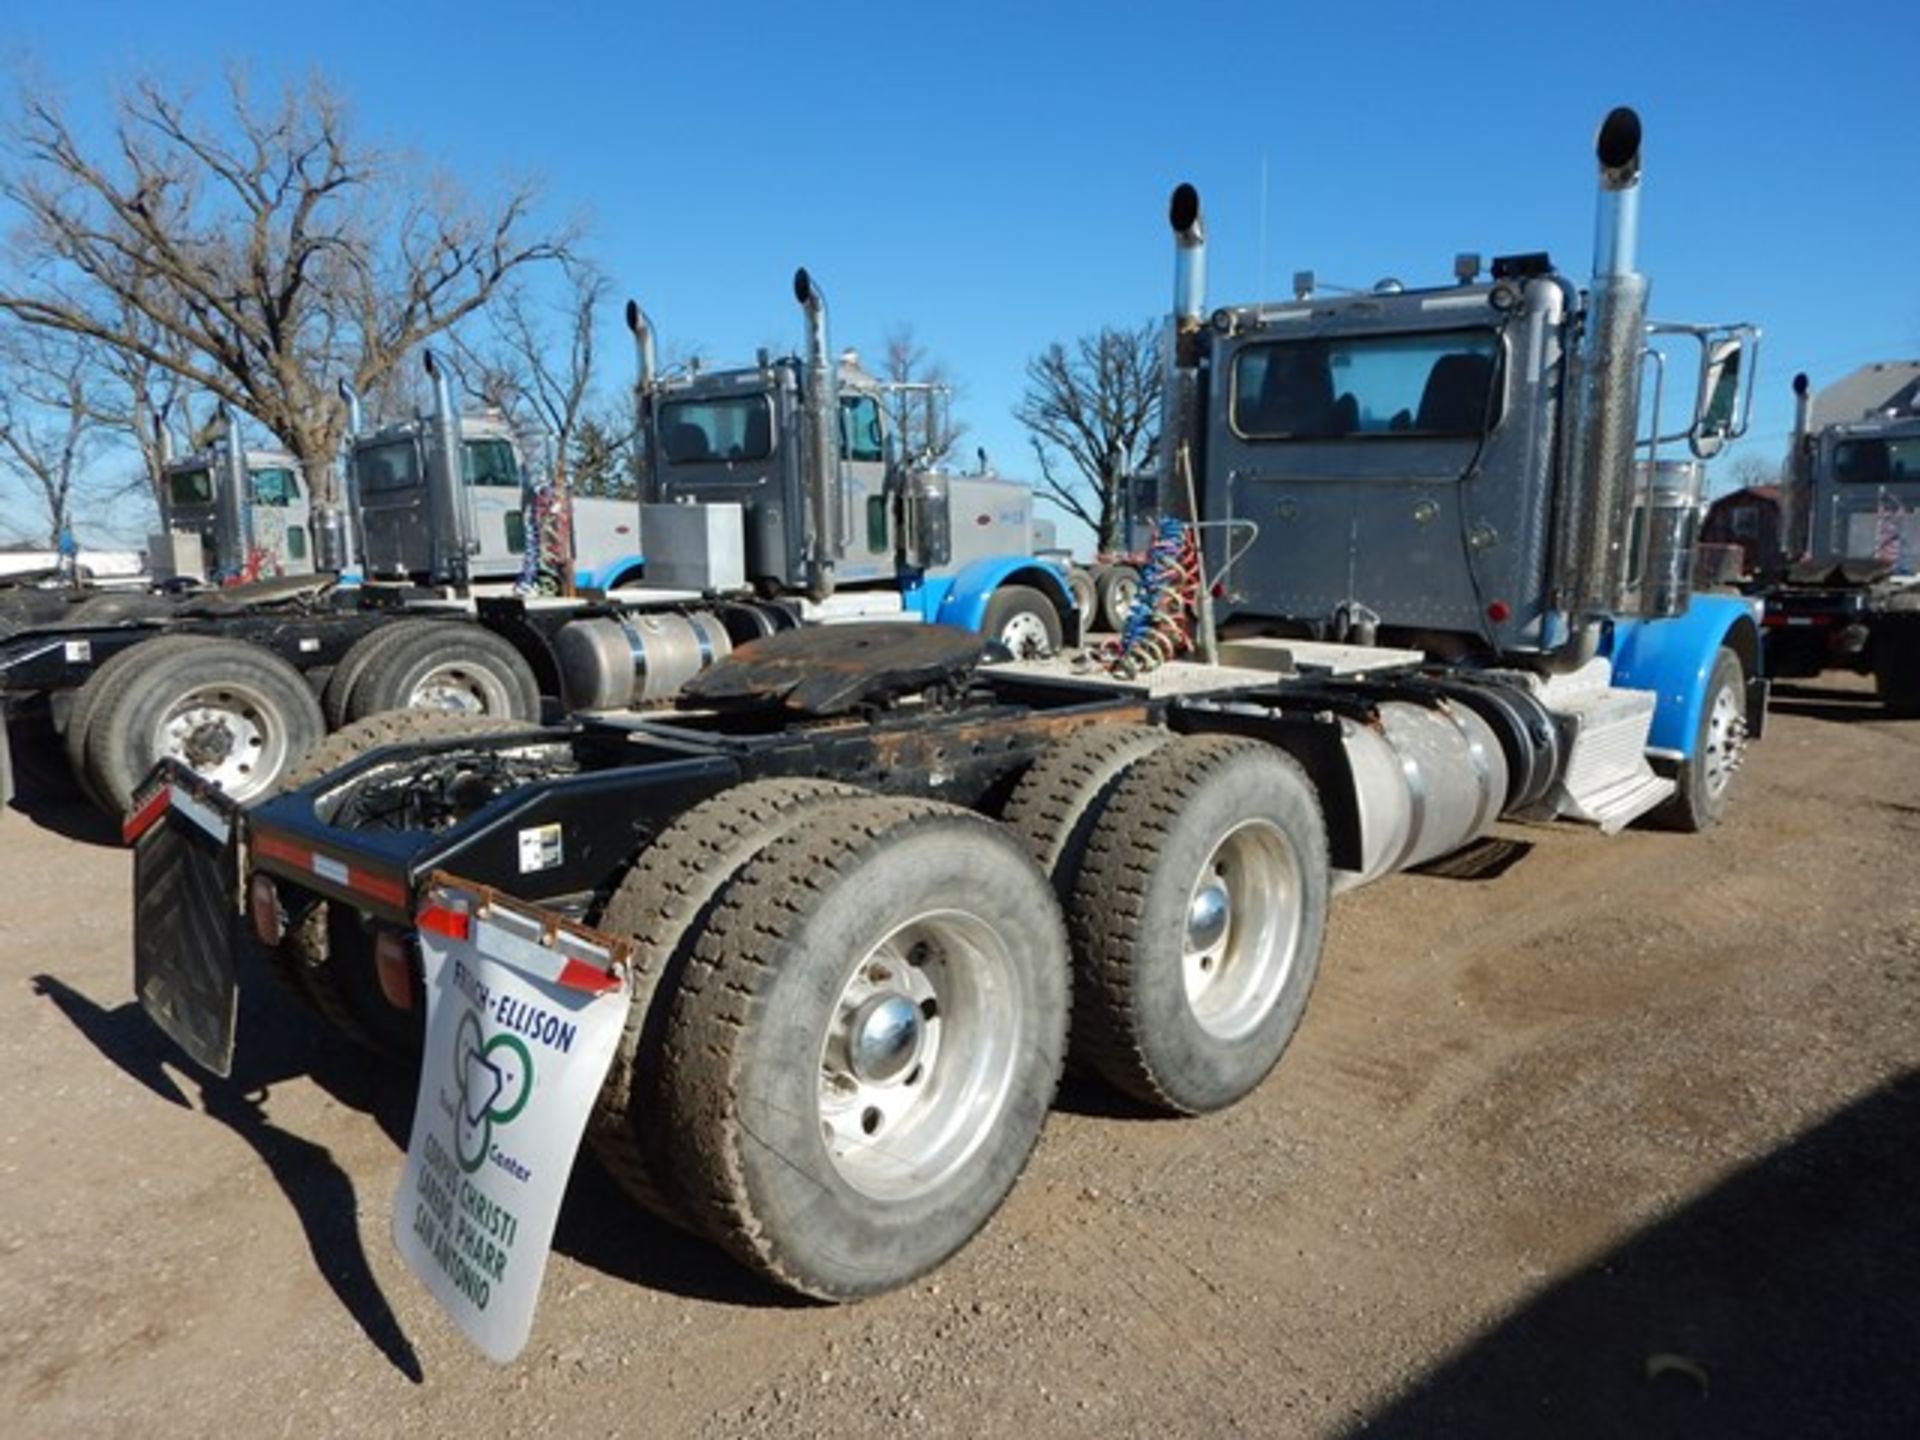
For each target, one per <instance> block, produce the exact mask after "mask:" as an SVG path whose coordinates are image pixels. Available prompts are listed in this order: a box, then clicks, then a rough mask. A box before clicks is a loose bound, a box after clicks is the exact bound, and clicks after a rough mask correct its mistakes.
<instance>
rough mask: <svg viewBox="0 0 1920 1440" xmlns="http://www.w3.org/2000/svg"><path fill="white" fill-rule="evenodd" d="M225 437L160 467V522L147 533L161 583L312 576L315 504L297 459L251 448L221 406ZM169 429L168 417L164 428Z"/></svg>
mask: <svg viewBox="0 0 1920 1440" xmlns="http://www.w3.org/2000/svg"><path fill="white" fill-rule="evenodd" d="M223 414H224V418H225V426H224V428H225V434H224V436H223V437H222V440H221V443H219V444H218V445H216V446H214V447H212V448H210V449H209V450H207V451H204V452H202V453H200V454H197V455H190V456H187V457H186V458H184V459H180V460H172V459H169V460H166V461H164V462H163V463H162V465H161V472H160V473H161V486H160V528H159V530H158V531H156V532H155V533H154V534H153V535H151V536H149V537H148V541H147V550H148V567H149V569H150V570H151V571H152V574H153V578H154V579H155V580H156V581H157V582H160V583H162V584H165V583H167V582H179V581H186V582H192V583H202V584H204V583H206V582H208V581H216V582H217V581H221V580H226V581H232V582H238V581H240V580H251V579H259V578H261V577H262V576H273V575H311V574H313V573H314V569H315V561H316V556H315V553H314V544H313V506H312V504H311V502H310V498H309V496H308V494H307V489H306V483H305V481H304V479H303V478H302V477H301V474H300V465H299V462H298V461H296V460H295V459H294V457H293V456H291V455H288V454H286V453H285V452H284V451H278V450H250V449H247V448H246V447H245V446H244V445H243V444H242V443H241V441H240V428H239V419H238V417H237V416H236V415H235V414H234V412H233V409H232V407H231V406H228V407H226V408H225V409H224V411H223ZM159 433H160V434H161V435H163V436H164V435H165V434H166V433H167V432H166V429H165V426H164V422H163V423H162V426H161V428H160V432H159Z"/></svg>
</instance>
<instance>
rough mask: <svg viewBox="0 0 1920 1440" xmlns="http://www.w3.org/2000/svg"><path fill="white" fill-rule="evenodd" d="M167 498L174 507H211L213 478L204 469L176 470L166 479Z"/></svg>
mask: <svg viewBox="0 0 1920 1440" xmlns="http://www.w3.org/2000/svg"><path fill="white" fill-rule="evenodd" d="M167 497H168V498H169V499H170V500H171V501H172V502H173V503H174V504H175V505H211V504H212V503H213V476H212V475H211V474H210V473H209V472H208V471H207V470H206V469H205V467H202V468H200V469H198V470H176V471H174V472H173V474H171V475H169V476H168V477H167Z"/></svg>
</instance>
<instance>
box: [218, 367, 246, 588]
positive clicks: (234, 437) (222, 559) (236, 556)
mask: <svg viewBox="0 0 1920 1440" xmlns="http://www.w3.org/2000/svg"><path fill="white" fill-rule="evenodd" d="M220 420H221V424H222V425H223V426H224V427H225V429H226V453H225V454H224V455H223V456H221V462H220V464H221V470H222V471H223V475H222V483H221V484H220V486H219V488H218V490H217V491H216V492H215V497H214V512H213V513H214V528H213V541H214V549H215V551H216V552H217V554H216V556H215V559H216V561H217V562H218V568H219V569H220V570H222V571H224V572H225V573H227V574H229V575H238V574H240V573H241V572H243V571H244V570H245V569H246V565H247V551H248V550H249V548H251V541H252V539H253V537H252V534H251V533H250V532H251V530H252V526H251V525H249V524H248V523H247V522H248V521H249V520H250V519H251V518H252V514H253V507H252V506H251V505H249V504H248V503H247V502H248V498H249V497H248V495H247V451H246V447H245V445H244V444H243V443H242V440H241V436H240V412H239V411H238V410H236V409H234V408H233V406H232V405H230V404H223V405H221V407H220Z"/></svg>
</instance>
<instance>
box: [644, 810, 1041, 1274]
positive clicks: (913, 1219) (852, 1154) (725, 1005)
mask: <svg viewBox="0 0 1920 1440" xmlns="http://www.w3.org/2000/svg"><path fill="white" fill-rule="evenodd" d="M1067 973H1068V961H1067V936H1066V931H1065V928H1064V926H1063V924H1062V922H1061V916H1060V910H1059V906H1058V905H1057V904H1056V903H1055V901H1054V897H1053V893H1052V891H1051V889H1050V887H1049V886H1048V884H1047V880H1046V877H1045V876H1043V875H1042V874H1041V873H1040V870H1039V868H1038V867H1037V866H1036V865H1035V864H1034V863H1033V861H1032V860H1030V859H1029V858H1028V857H1027V855H1026V854H1025V853H1024V852H1023V850H1022V848H1021V846H1020V844H1019V842H1018V841H1016V840H1015V839H1014V838H1013V836H1012V835H1010V834H1009V833H1008V832H1007V831H1006V830H1005V829H1004V828H1003V827H1001V826H999V825H996V824H994V823H993V822H991V821H988V820H984V819H982V818H981V817H980V816H977V815H974V814H971V813H969V812H967V811H964V810H959V809H956V808H954V807H952V806H947V805H938V804H934V803H932V802H927V801H911V800H893V799H889V800H845V801H831V802H827V803H825V804H822V805H820V806H819V807H818V808H817V809H816V810H815V811H814V812H813V813H812V814H811V815H810V816H809V818H807V819H806V820H805V821H804V822H802V823H801V824H800V825H798V826H797V827H795V828H794V829H792V830H790V831H789V832H787V834H786V835H785V836H783V837H782V838H780V839H778V840H776V841H775V842H774V843H773V844H772V845H770V846H769V847H768V848H767V849H766V850H765V851H764V852H762V854H760V855H759V856H758V857H757V858H755V859H754V860H753V861H751V862H750V863H749V864H748V865H747V867H746V869H745V870H744V871H743V872H742V873H741V875H740V878H739V879H738V880H736V881H735V882H734V883H733V885H732V886H730V887H729V888H728V889H727V890H726V891H725V892H724V893H723V895H722V897H721V899H720V902H719V904H718V906H717V907H716V908H715V910H714V913H713V915H712V916H711V918H710V919H709V920H708V922H707V924H706V926H705V928H704V933H702V935H701V936H700V939H699V941H698V944H697V945H696V947H695V952H694V957H693V960H692V962H691V963H690V964H689V965H688V967H687V970H686V972H685V975H684V977H683V979H682V983H681V988H680V992H679V994H678V996H677V997H676V1000H675V1008H674V1014H673V1019H672V1023H671V1026H670V1030H669V1040H668V1049H669V1056H668V1066H667V1075H668V1076H669V1080H668V1084H667V1086H666V1094H665V1095H664V1096H663V1099H664V1101H665V1107H664V1108H665V1112H666V1113H665V1117H664V1118H665V1125H664V1129H663V1133H664V1135H665V1136H666V1137H667V1141H668V1144H669V1145H670V1146H672V1147H673V1149H674V1151H675V1156H674V1159H675V1164H674V1170H675V1175H676V1179H677V1181H678V1182H679V1185H680V1187H681V1193H682V1194H683V1196H684V1198H685V1199H686V1201H687V1202H688V1212H689V1215H690V1216H691V1217H693V1218H697V1219H698V1221H699V1222H700V1223H701V1224H702V1226H703V1227H704V1228H705V1229H706V1230H707V1232H708V1234H709V1235H710V1236H711V1237H712V1238H713V1239H714V1240H715V1241H717V1242H718V1243H719V1244H721V1245H723V1246H724V1247H726V1249H728V1250H729V1251H730V1252H732V1253H733V1254H734V1255H735V1256H736V1257H737V1258H738V1259H740V1260H741V1261H742V1262H743V1263H745V1264H747V1265H748V1266H750V1267H751V1268H752V1269H754V1270H756V1271H758V1272H759V1273H760V1274H762V1275H764V1276H765V1277H767V1278H768V1279H771V1280H773V1281H776V1282H777V1283H779V1284H782V1285H785V1286H787V1287H789V1288H790V1289H794V1290H798V1291H800V1292H801V1293H803V1294H807V1295H812V1296H815V1297H817V1298H820V1299H827V1300H851V1299H856V1298H859V1297H861V1296H866V1295H875V1294H879V1293H881V1292H883V1291H886V1290H891V1289H895V1288H897V1287H898V1286H901V1285H904V1284H906V1283H907V1282H909V1281H910V1280H912V1279H914V1278H915V1277H916V1276H919V1275H922V1274H924V1273H925V1272H927V1271H928V1270H931V1269H933V1267H934V1266H936V1265H938V1264H940V1263H941V1262H942V1261H943V1260H945V1259H946V1258H947V1257H948V1256H950V1255H952V1254H953V1253H954V1252H955V1251H957V1250H958V1249H959V1248H960V1247H961V1246H962V1245H964V1244H966V1242H967V1241H968V1240H969V1239H971V1238H972V1237H973V1235H974V1234H975V1232H977V1231H978V1230H979V1229H980V1227H981V1226H983V1225H984V1224H986V1222H987V1220H988V1218H989V1217H990V1216H991V1215H992V1214H993V1212H994V1211H995V1210H996V1209H997V1208H998V1207H999V1205H1000V1202H1001V1201H1002V1200H1004V1199H1005V1198H1006V1196H1007V1193H1008V1192H1009V1191H1010V1190H1011V1189H1012V1188H1013V1184H1014V1181H1015V1180H1016V1179H1018V1178H1019V1175H1020V1172H1021V1170H1022V1169H1024V1168H1025V1166H1026V1162H1027V1158H1028V1156H1029V1155H1030V1154H1031V1153H1032V1150H1033V1147H1034V1144H1035V1142H1036V1141H1037V1140H1038V1139H1039V1136H1040V1130H1041V1127H1042V1125H1043V1123H1044V1122H1045V1119H1046V1114H1047V1109H1048V1107H1049V1106H1050V1104H1051V1103H1052V1099H1053V1093H1054V1087H1055V1085H1056V1084H1057V1083H1058V1080H1059V1075H1060V1066H1061V1062H1062V1059H1063V1056H1064V1052H1065V1048H1066V1026H1067V991H1068V978H1067Z"/></svg>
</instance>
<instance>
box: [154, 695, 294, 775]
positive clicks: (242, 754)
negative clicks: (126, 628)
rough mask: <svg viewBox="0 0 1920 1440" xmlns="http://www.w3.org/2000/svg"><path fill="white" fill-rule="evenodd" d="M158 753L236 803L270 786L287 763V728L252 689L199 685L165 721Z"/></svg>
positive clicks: (169, 713)
mask: <svg viewBox="0 0 1920 1440" xmlns="http://www.w3.org/2000/svg"><path fill="white" fill-rule="evenodd" d="M158 741H159V743H158V745H157V746H156V747H155V748H156V750H157V751H158V753H159V754H160V755H161V756H163V757H166V758H169V759H173V760H178V761H180V762H181V763H182V764H183V765H186V766H187V767H188V768H189V769H191V770H192V771H193V772H194V774H196V775H198V776H200V777H201V778H202V779H205V780H208V781H211V782H212V783H213V784H215V785H217V786H219V787H220V789H221V790H223V791H225V792H226V793H227V794H228V795H231V796H232V797H233V798H234V799H236V800H246V799H249V798H251V797H252V796H254V795H257V794H259V793H260V792H261V791H263V790H265V789H267V788H268V787H269V786H271V785H272V784H273V783H274V781H275V780H276V779H278V778H279V775H280V772H281V771H282V770H284V769H285V768H286V764H287V727H286V724H285V722H284V721H283V720H282V718H281V716H280V712H279V711H278V710H277V709H276V708H275V707H274V705H273V703H272V702H271V701H269V700H268V699H267V697H266V696H265V695H264V694H262V693H261V692H260V691H259V690H256V689H255V688H254V687H253V686H251V685H242V684H238V683H235V682H233V681H226V680H223V681H220V682H218V683H216V684H211V685H200V686H196V687H195V688H194V689H192V690H189V691H188V692H187V693H186V694H184V695H182V696H181V697H180V698H179V699H178V700H176V701H174V702H173V704H172V706H170V707H169V708H168V710H167V713H166V714H165V715H164V716H162V717H161V720H160V731H159V736H158Z"/></svg>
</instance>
